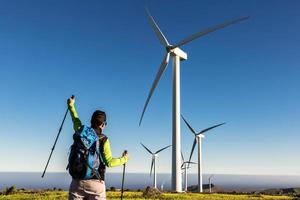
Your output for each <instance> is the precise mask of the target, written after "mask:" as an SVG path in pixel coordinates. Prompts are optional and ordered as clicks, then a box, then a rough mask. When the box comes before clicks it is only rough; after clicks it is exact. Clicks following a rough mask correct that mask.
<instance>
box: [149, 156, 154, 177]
mask: <svg viewBox="0 0 300 200" xmlns="http://www.w3.org/2000/svg"><path fill="white" fill-rule="evenodd" d="M153 165H154V159H153V158H152V162H151V169H150V177H151V175H152V169H153Z"/></svg>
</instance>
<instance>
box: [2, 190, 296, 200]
mask: <svg viewBox="0 0 300 200" xmlns="http://www.w3.org/2000/svg"><path fill="white" fill-rule="evenodd" d="M67 196H68V193H67V192H66V191H45V192H30V191H24V192H17V193H16V194H12V195H0V200H32V199H36V200H67ZM107 199H108V200H110V199H111V200H117V199H120V192H107ZM126 199H135V200H142V199H144V198H143V197H142V192H125V193H124V200H126ZM157 199H165V200H172V199H180V200H181V199H182V200H185V199H190V200H191V199H193V200H194V199H195V200H197V199H199V200H204V199H208V200H244V199H245V200H246V199H250V200H256V199H257V200H258V199H267V200H271V199H274V200H279V199H291V200H292V199H296V198H293V197H288V196H269V195H237V194H195V193H188V194H185V193H183V194H174V193H163V194H162V196H161V197H160V198H157Z"/></svg>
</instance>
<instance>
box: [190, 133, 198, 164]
mask: <svg viewBox="0 0 300 200" xmlns="http://www.w3.org/2000/svg"><path fill="white" fill-rule="evenodd" d="M196 143H197V140H196V137H195V139H194V143H193V147H192V150H191V154H190V158H189V161H188V162H191V159H192V156H193V153H194V150H195V146H196ZM189 166H190V165H188V167H189Z"/></svg>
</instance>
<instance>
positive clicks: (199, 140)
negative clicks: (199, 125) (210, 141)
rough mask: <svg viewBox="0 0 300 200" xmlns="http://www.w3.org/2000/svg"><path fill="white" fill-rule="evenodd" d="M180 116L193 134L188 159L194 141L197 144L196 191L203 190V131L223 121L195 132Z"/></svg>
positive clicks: (194, 145) (194, 144)
mask: <svg viewBox="0 0 300 200" xmlns="http://www.w3.org/2000/svg"><path fill="white" fill-rule="evenodd" d="M181 117H182V119H183V121H184V122H185V124H186V125H187V127H188V128H189V129H190V130H191V132H192V133H193V134H194V136H195V139H194V143H193V147H192V150H191V154H190V158H189V161H190V160H191V158H192V155H193V152H194V149H195V147H196V143H197V144H198V192H203V184H202V138H204V133H205V132H207V131H209V130H211V129H214V128H216V127H218V126H222V125H223V124H225V123H221V124H217V125H215V126H212V127H209V128H206V129H204V130H202V131H200V132H199V133H196V132H195V131H194V129H193V128H192V127H191V126H190V124H189V123H188V122H187V121H186V120H185V119H184V117H183V116H182V115H181Z"/></svg>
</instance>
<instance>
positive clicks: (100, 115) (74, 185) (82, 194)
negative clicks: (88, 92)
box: [67, 97, 129, 200]
mask: <svg viewBox="0 0 300 200" xmlns="http://www.w3.org/2000/svg"><path fill="white" fill-rule="evenodd" d="M67 103H68V108H69V110H70V114H71V117H72V121H73V128H74V131H75V134H74V136H73V138H74V137H75V135H76V133H78V132H80V131H83V129H86V130H92V132H93V133H94V132H95V133H96V134H97V136H98V137H97V141H99V143H98V144H99V145H98V146H99V152H100V159H99V160H100V164H99V168H98V170H93V169H91V170H90V171H92V173H94V175H93V174H92V175H91V176H92V177H91V178H88V179H87V178H86V177H84V178H77V177H82V176H80V175H76V174H75V175H74V172H73V174H72V173H70V174H71V176H72V182H71V184H70V188H69V200H83V199H84V200H85V199H88V200H92V199H95V200H98V199H101V200H103V199H106V188H105V181H104V180H105V167H115V166H120V165H123V164H125V163H126V162H127V161H128V156H129V155H128V153H127V151H124V153H123V155H122V157H120V158H113V157H112V153H111V149H110V143H109V140H108V138H107V136H106V135H104V134H103V130H104V128H105V127H106V125H107V122H106V114H105V112H103V111H100V110H96V111H95V112H94V113H93V115H92V117H91V127H87V126H83V125H82V124H81V121H80V119H79V117H78V114H77V112H76V109H75V106H74V103H75V98H74V97H70V98H69V99H68V101H67ZM94 135H95V134H94ZM74 144H75V139H74ZM74 144H73V145H74ZM73 145H72V146H73ZM71 154H72V148H71V153H70V155H71ZM69 165H70V157H69ZM69 165H68V167H70V166H69ZM90 168H91V167H90V166H88V167H87V168H86V170H88V169H90ZM69 172H70V169H69ZM71 172H72V171H71ZM74 177H75V178H74Z"/></svg>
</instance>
